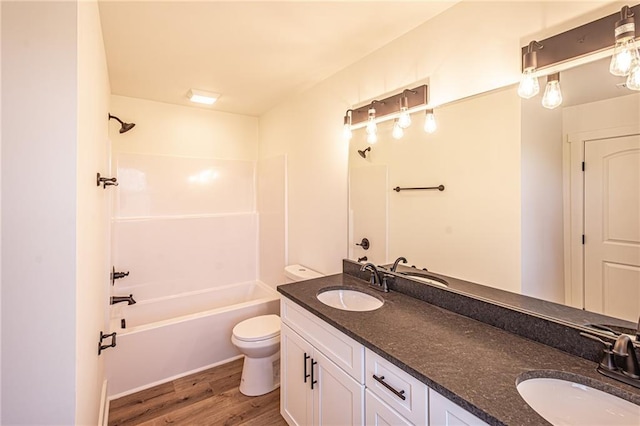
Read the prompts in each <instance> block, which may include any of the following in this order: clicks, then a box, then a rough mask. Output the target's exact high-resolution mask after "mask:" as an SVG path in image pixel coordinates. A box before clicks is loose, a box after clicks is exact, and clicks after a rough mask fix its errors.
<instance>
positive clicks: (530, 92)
mask: <svg viewBox="0 0 640 426" xmlns="http://www.w3.org/2000/svg"><path fill="white" fill-rule="evenodd" d="M539 92H540V84H538V77H537V76H536V75H535V69H533V68H529V69H526V70H524V72H523V73H522V77H521V78H520V85H519V86H518V95H519V96H520V97H521V98H524V99H529V98H532V97H534V96H535V95H537V94H538V93H539Z"/></svg>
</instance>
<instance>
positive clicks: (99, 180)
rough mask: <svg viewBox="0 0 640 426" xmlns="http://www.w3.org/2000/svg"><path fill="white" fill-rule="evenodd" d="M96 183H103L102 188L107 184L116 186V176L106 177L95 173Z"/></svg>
mask: <svg viewBox="0 0 640 426" xmlns="http://www.w3.org/2000/svg"><path fill="white" fill-rule="evenodd" d="M96 175H97V176H96V184H97V185H98V186H100V184H101V183H102V184H104V186H103V188H106V187H107V186H108V185H109V186H110V185H113V186H118V178H114V177H113V178H106V177H100V173H97V174H96Z"/></svg>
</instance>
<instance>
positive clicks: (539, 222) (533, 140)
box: [521, 98, 564, 303]
mask: <svg viewBox="0 0 640 426" xmlns="http://www.w3.org/2000/svg"><path fill="white" fill-rule="evenodd" d="M521 104H522V117H523V119H522V135H521V144H522V177H521V179H522V274H521V275H522V293H523V294H525V295H527V296H532V297H537V298H540V299H545V300H550V301H552V302H558V303H564V246H563V244H564V243H563V241H564V240H563V225H562V214H561V212H562V209H563V207H562V192H563V182H562V149H563V143H564V141H563V137H562V111H563V108H557V109H554V110H548V109H546V108H544V107H542V105H541V104H540V102H539V98H535V99H529V100H527V99H523V100H522V101H521Z"/></svg>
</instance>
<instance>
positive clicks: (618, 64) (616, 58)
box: [609, 38, 638, 77]
mask: <svg viewBox="0 0 640 426" xmlns="http://www.w3.org/2000/svg"><path fill="white" fill-rule="evenodd" d="M637 58H638V50H637V49H636V46H635V43H634V42H633V38H627V39H624V40H622V41H618V42H616V47H615V48H614V49H613V56H612V57H611V63H610V64H609V72H610V73H611V74H613V75H617V76H619V77H624V76H626V75H629V72H630V71H631V63H632V62H633V60H634V59H637Z"/></svg>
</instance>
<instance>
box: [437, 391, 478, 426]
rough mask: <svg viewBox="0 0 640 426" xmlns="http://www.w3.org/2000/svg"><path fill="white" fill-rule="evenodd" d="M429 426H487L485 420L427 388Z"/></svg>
mask: <svg viewBox="0 0 640 426" xmlns="http://www.w3.org/2000/svg"><path fill="white" fill-rule="evenodd" d="M429 426H488V425H487V424H486V423H485V422H483V421H482V420H480V419H479V418H477V417H476V416H474V415H473V414H471V413H470V412H468V411H467V410H465V409H463V408H462V407H460V406H458V405H456V404H454V403H453V402H451V401H449V400H448V399H447V398H445V397H444V396H442V395H440V394H439V393H438V392H435V391H434V390H432V389H429Z"/></svg>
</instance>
